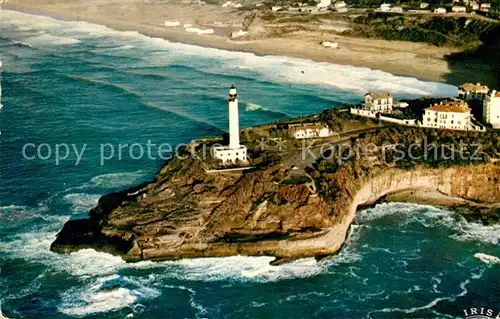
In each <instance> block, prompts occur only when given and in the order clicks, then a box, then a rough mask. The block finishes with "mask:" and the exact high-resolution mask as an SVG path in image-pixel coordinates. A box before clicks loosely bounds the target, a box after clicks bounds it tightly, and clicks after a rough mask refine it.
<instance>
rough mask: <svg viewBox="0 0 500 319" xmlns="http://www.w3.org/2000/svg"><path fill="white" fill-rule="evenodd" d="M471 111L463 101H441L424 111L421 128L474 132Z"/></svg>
mask: <svg viewBox="0 0 500 319" xmlns="http://www.w3.org/2000/svg"><path fill="white" fill-rule="evenodd" d="M471 119H472V115H471V109H470V108H469V106H468V105H467V103H466V102H464V101H443V102H441V103H438V104H434V105H432V106H431V107H428V108H426V109H425V113H424V115H423V119H422V126H424V127H431V128H440V129H448V130H474V126H473V125H471V124H472V123H471Z"/></svg>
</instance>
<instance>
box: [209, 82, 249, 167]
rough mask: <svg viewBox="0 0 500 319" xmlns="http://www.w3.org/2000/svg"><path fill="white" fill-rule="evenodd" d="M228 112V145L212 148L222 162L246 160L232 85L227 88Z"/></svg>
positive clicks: (235, 95) (245, 150) (234, 88)
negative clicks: (241, 142) (241, 143)
mask: <svg viewBox="0 0 500 319" xmlns="http://www.w3.org/2000/svg"><path fill="white" fill-rule="evenodd" d="M227 101H228V113H229V145H228V146H217V147H214V148H212V154H213V156H214V157H215V158H217V159H220V160H222V163H224V164H227V163H236V161H240V162H247V148H246V146H245V145H240V118H239V111H238V92H237V91H236V87H235V86H234V85H232V86H231V87H230V88H229V96H228V99H227Z"/></svg>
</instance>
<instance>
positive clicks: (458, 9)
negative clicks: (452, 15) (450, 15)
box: [451, 6, 467, 12]
mask: <svg viewBox="0 0 500 319" xmlns="http://www.w3.org/2000/svg"><path fill="white" fill-rule="evenodd" d="M451 11H452V12H467V8H466V7H463V6H453V7H451Z"/></svg>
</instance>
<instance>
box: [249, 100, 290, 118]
mask: <svg viewBox="0 0 500 319" xmlns="http://www.w3.org/2000/svg"><path fill="white" fill-rule="evenodd" d="M243 105H245V111H247V112H264V113H266V114H268V115H270V116H273V117H276V118H285V117H288V115H287V114H286V113H283V112H279V111H272V110H269V109H267V108H265V107H263V106H262V105H260V104H255V103H250V102H247V103H243Z"/></svg>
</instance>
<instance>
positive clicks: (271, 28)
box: [3, 0, 487, 85]
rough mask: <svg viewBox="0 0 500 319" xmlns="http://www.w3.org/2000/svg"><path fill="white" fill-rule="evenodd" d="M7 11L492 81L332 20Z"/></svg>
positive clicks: (64, 6)
mask: <svg viewBox="0 0 500 319" xmlns="http://www.w3.org/2000/svg"><path fill="white" fill-rule="evenodd" d="M3 8H4V9H8V10H19V11H23V12H26V13H32V14H41V15H46V16H51V17H54V18H57V19H64V20H72V21H87V22H91V23H96V24H101V25H105V26H107V27H110V28H112V29H115V30H119V31H137V32H140V33H142V34H144V35H147V36H152V37H162V38H165V39H167V40H170V41H174V42H182V43H187V44H195V45H200V46H204V47H214V48H220V49H225V50H235V51H243V52H253V53H256V54H259V55H286V56H293V57H300V58H306V59H310V60H314V61H321V62H330V63H336V64H344V65H353V66H359V67H366V68H370V69H377V70H382V71H386V72H390V73H393V74H396V75H404V76H410V77H416V78H419V79H423V80H428V81H441V82H448V83H452V84H456V85H458V84H461V83H463V82H465V81H476V80H479V79H480V78H482V77H487V76H485V70H482V69H481V68H480V69H475V68H466V70H464V71H460V72H457V71H456V67H455V70H454V71H452V70H451V69H450V65H449V63H448V62H447V61H446V59H445V57H446V55H448V54H451V53H454V52H457V51H458V50H457V49H453V48H442V47H436V46H432V45H427V44H423V43H411V42H400V41H385V40H374V39H364V38H354V37H345V36H342V35H339V34H338V32H333V31H332V30H337V31H338V30H339V29H340V30H342V29H345V28H348V26H346V25H340V26H339V25H335V24H333V25H332V23H331V21H328V23H330V24H325V25H319V26H317V27H318V29H311V28H309V27H297V30H288V29H287V28H290V26H287V25H279V26H276V25H272V24H269V23H266V22H265V21H264V20H262V19H259V18H256V19H255V18H254V19H253V20H252V22H251V23H250V24H249V23H248V20H249V18H252V17H251V15H252V12H251V11H241V10H238V9H235V8H229V7H223V6H221V5H216V4H213V5H209V4H204V5H199V4H193V3H191V4H188V3H185V1H184V2H183V3H173V2H153V1H150V2H147V1H146V2H139V1H137V0H111V1H101V0H89V1H75V2H71V3H68V1H63V0H23V1H21V0H12V1H11V2H9V3H7V4H5V5H4V6H3ZM165 21H176V22H177V21H178V22H179V24H180V26H179V27H166V26H165ZM294 23H295V22H294ZM184 24H190V25H192V26H193V27H197V28H200V29H207V28H212V29H214V31H215V32H214V34H210V35H198V34H194V33H188V32H186V31H185V28H184V27H183V25H184ZM248 24H249V26H248ZM245 25H246V26H248V31H249V33H248V35H247V36H245V37H242V38H238V39H231V36H230V35H231V32H237V31H239V30H241V29H242V28H243V27H244V26H245ZM294 25H296V23H295V24H294ZM308 28H309V29H308ZM322 41H333V42H337V43H338V44H339V48H338V49H331V48H325V47H323V46H322V45H320V43H321V42H322ZM461 70H462V69H461ZM452 72H453V74H452ZM485 82H487V81H485Z"/></svg>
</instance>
